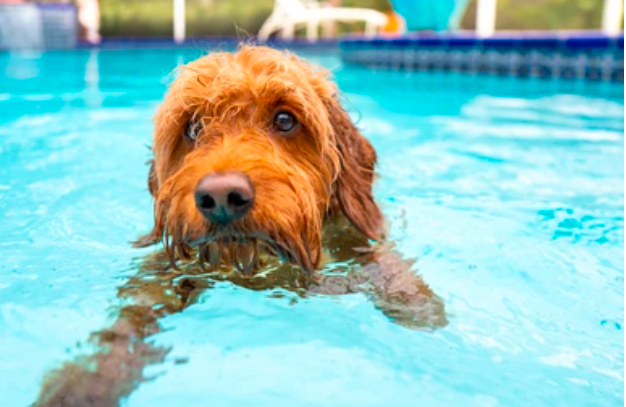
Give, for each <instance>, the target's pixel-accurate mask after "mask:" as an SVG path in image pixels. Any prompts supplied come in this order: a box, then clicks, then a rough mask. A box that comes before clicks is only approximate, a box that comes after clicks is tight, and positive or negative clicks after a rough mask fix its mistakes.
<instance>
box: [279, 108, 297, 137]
mask: <svg viewBox="0 0 626 407" xmlns="http://www.w3.org/2000/svg"><path fill="white" fill-rule="evenodd" d="M297 124H298V121H297V120H296V118H295V116H294V115H292V114H291V113H289V112H278V113H276V116H274V127H275V128H276V130H278V131H280V132H281V133H288V132H290V131H291V130H293V129H294V128H295V127H296V125H297Z"/></svg>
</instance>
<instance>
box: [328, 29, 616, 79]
mask: <svg viewBox="0 0 626 407" xmlns="http://www.w3.org/2000/svg"><path fill="white" fill-rule="evenodd" d="M340 50H341V55H342V58H343V60H344V62H346V63H350V64H359V65H365V66H370V67H375V68H381V69H385V68H386V69H402V70H407V71H410V70H419V71H455V72H470V73H478V72H483V73H489V74H494V75H507V76H532V77H549V78H572V79H587V80H600V81H617V82H623V80H624V36H623V34H622V35H620V36H618V37H608V36H606V35H603V34H602V33H598V32H573V33H568V34H563V33H555V32H543V33H542V32H540V33H536V32H530V33H528V32H520V33H506V34H498V35H497V36H494V37H491V38H484V39H483V38H478V37H476V36H474V35H472V34H469V33H454V34H446V35H432V34H426V35H408V36H406V37H401V38H383V37H379V38H375V39H373V40H365V39H363V38H346V39H344V40H343V41H341V43H340Z"/></svg>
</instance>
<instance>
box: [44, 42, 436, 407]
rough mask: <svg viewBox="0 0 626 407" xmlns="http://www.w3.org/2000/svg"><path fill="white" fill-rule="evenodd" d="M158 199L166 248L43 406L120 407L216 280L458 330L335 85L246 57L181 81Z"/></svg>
mask: <svg viewBox="0 0 626 407" xmlns="http://www.w3.org/2000/svg"><path fill="white" fill-rule="evenodd" d="M152 149H153V153H154V159H153V160H152V162H151V167H150V172H149V180H148V184H149V190H150V193H151V194H152V196H153V197H154V202H155V205H154V212H155V222H154V227H153V228H152V231H151V232H150V233H149V234H148V235H146V236H144V237H142V238H140V239H139V240H138V241H137V242H136V245H137V246H148V245H153V244H157V243H160V242H163V244H164V247H165V251H164V252H160V253H156V254H154V255H152V256H149V257H148V258H146V259H144V260H143V261H142V264H141V265H140V266H139V267H138V268H139V272H138V273H137V275H136V276H134V277H132V278H131V279H129V280H128V282H127V283H126V284H125V285H124V286H122V287H121V288H120V289H119V297H120V299H122V300H123V301H121V302H123V304H124V305H123V306H122V307H121V308H119V309H118V310H116V315H117V317H116V319H115V321H114V323H113V324H112V325H111V326H110V327H109V328H106V329H103V330H102V331H99V332H96V333H94V335H93V337H92V340H93V341H94V342H95V345H96V346H97V347H98V349H99V350H98V351H97V352H95V353H94V354H92V355H87V356H83V357H81V358H78V359H77V360H75V361H73V362H68V363H66V364H65V365H63V366H62V367H61V368H60V369H57V370H55V371H53V372H51V373H49V374H48V375H47V377H46V380H45V382H44V385H43V387H42V389H41V393H40V395H39V400H38V401H37V403H36V404H35V405H38V406H57V405H58V406H61V405H63V406H79V405H81V406H82V405H93V406H115V405H118V404H119V401H120V400H121V399H123V398H124V397H126V396H127V395H128V394H129V393H130V392H131V391H132V390H133V389H134V388H135V387H136V386H137V385H138V383H140V382H141V380H144V379H145V378H144V377H143V375H142V370H143V368H144V367H145V366H146V365H147V364H150V363H156V362H160V361H162V360H163V358H164V357H165V354H167V349H158V348H155V347H154V346H153V345H151V344H150V343H148V342H147V341H145V339H146V338H147V337H149V336H150V335H153V334H154V333H156V332H158V331H159V329H160V328H159V323H158V320H159V318H161V317H163V316H165V315H168V314H171V313H175V312H180V311H182V310H183V309H185V308H186V307H188V306H189V305H190V304H192V303H193V302H194V299H195V298H197V296H198V294H199V293H201V292H203V291H205V290H206V289H208V288H210V287H211V286H212V285H213V284H214V282H215V281H216V280H217V281H219V280H228V281H231V282H233V283H235V284H237V285H239V286H243V287H247V288H250V289H255V290H268V289H272V288H277V287H280V288H283V289H286V290H289V291H292V292H294V293H296V294H297V295H301V296H305V295H321V294H333V295H338V294H346V293H354V292H363V293H365V294H366V295H368V296H369V297H370V298H371V299H372V301H373V302H374V304H375V305H376V307H377V308H378V309H380V310H381V311H382V312H383V313H385V314H386V315H387V316H389V317H390V318H391V319H392V320H393V321H394V322H397V323H399V324H402V325H404V326H408V327H411V328H431V329H432V328H437V327H441V326H445V325H446V323H447V320H446V316H445V312H444V306H443V302H442V301H441V299H440V298H439V297H437V296H436V295H435V294H434V293H433V292H432V291H431V290H430V288H429V287H428V286H427V285H426V284H425V283H424V282H423V281H422V279H421V278H420V277H419V276H418V275H417V274H416V273H415V271H414V270H412V266H413V262H412V261H410V260H404V259H402V258H401V257H400V256H399V255H398V254H397V253H396V252H395V250H394V249H393V246H392V245H391V244H389V243H385V242H384V226H385V225H384V219H383V215H382V213H381V211H380V209H379V207H378V206H377V204H376V203H375V201H374V198H373V196H372V184H373V182H374V171H375V166H376V152H375V151H374V148H373V147H372V145H371V144H370V143H369V142H368V140H367V139H366V138H365V137H363V135H361V133H360V132H359V130H358V129H357V128H356V127H355V125H354V124H353V123H352V121H351V120H350V117H349V116H348V114H347V113H346V112H345V110H344V109H343V108H342V106H341V104H340V100H339V93H338V90H337V88H336V86H335V85H334V84H333V83H332V82H331V81H330V80H329V79H328V73H327V72H326V71H324V70H321V69H318V68H316V67H314V66H312V65H310V64H308V63H307V62H305V61H303V60H301V59H299V58H297V57H296V56H293V55H289V54H287V53H283V52H279V51H276V50H273V49H270V48H266V47H254V46H242V47H240V49H239V50H238V51H237V52H236V53H212V54H209V55H207V56H205V57H202V58H200V59H198V60H196V61H194V62H191V63H189V64H188V65H186V66H185V67H183V68H182V69H181V70H180V72H179V74H178V77H177V78H176V79H175V81H174V82H173V84H172V85H171V87H170V89H169V92H168V93H167V95H166V97H165V100H164V101H163V103H162V104H161V105H160V107H159V109H158V111H157V114H156V118H155V133H154V141H153V146H152Z"/></svg>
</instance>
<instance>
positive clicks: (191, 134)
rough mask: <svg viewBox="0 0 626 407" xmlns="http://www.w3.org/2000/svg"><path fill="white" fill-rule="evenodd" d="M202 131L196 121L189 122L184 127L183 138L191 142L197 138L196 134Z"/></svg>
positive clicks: (200, 125)
mask: <svg viewBox="0 0 626 407" xmlns="http://www.w3.org/2000/svg"><path fill="white" fill-rule="evenodd" d="M200 130H202V124H201V123H200V122H198V121H196V120H193V119H192V120H189V122H188V123H187V126H186V127H185V136H186V137H187V138H188V139H189V140H191V141H195V140H196V138H197V137H198V134H199V133H200Z"/></svg>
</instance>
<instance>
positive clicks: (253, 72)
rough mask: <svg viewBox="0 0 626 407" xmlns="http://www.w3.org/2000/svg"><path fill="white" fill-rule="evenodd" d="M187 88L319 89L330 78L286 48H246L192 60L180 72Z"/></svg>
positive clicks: (268, 91) (274, 91)
mask: <svg viewBox="0 0 626 407" xmlns="http://www.w3.org/2000/svg"><path fill="white" fill-rule="evenodd" d="M180 80H181V82H185V83H186V86H185V87H186V88H187V87H189V86H191V87H194V88H196V90H203V91H205V92H207V93H213V92H219V93H228V94H231V95H235V94H240V95H241V94H250V93H252V94H255V95H256V96H263V94H280V93H284V92H288V91H293V90H296V89H297V90H300V91H301V92H304V93H305V94H308V93H316V90H317V88H319V87H323V86H324V83H325V82H327V80H326V78H325V73H324V72H322V71H317V70H314V69H313V68H312V67H311V66H310V65H309V64H308V63H306V62H304V61H302V60H300V59H298V58H296V57H294V56H291V55H288V54H285V53H283V52H279V51H276V50H272V49H268V48H264V47H252V48H245V49H242V50H240V51H238V52H237V53H235V54H232V53H215V54H209V55H207V56H204V57H202V58H199V59H197V60H195V61H193V62H190V63H189V64H188V65H187V66H186V67H185V68H183V71H182V74H181V76H180Z"/></svg>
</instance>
